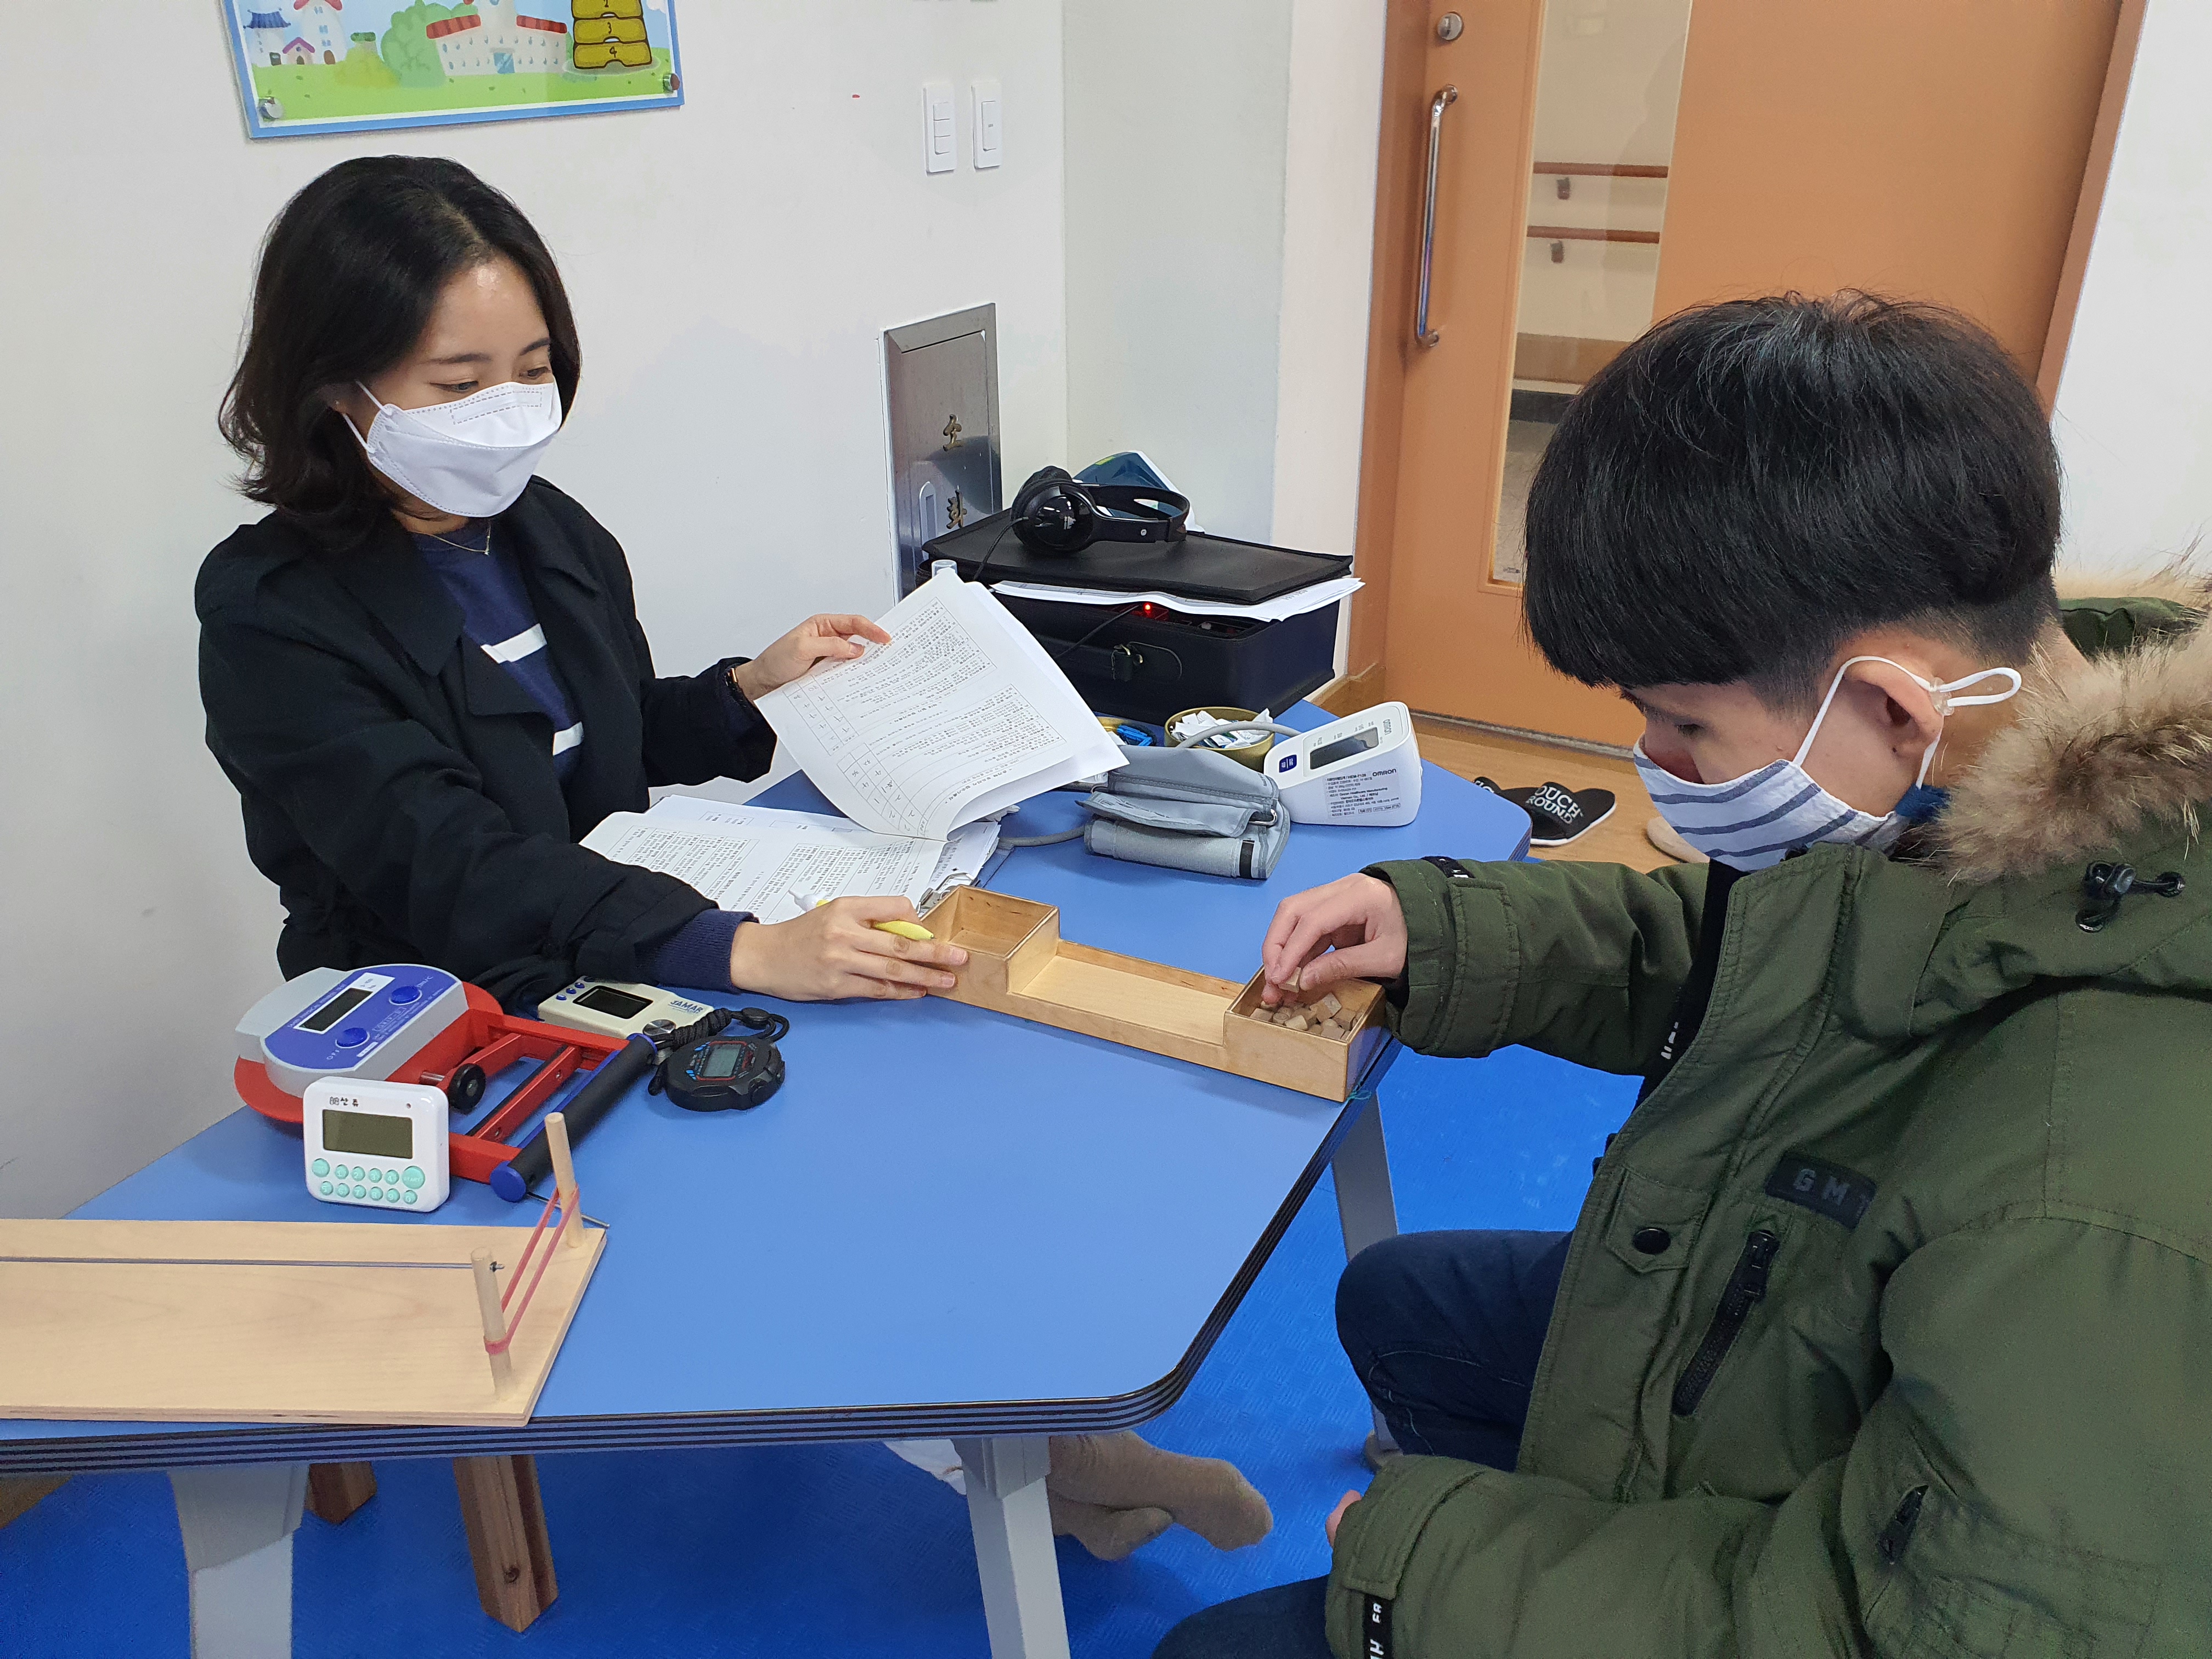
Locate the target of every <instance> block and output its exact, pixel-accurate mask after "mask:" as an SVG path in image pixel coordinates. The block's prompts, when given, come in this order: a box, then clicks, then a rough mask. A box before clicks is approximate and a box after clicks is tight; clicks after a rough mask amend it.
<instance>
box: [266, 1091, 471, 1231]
mask: <svg viewBox="0 0 2212 1659" xmlns="http://www.w3.org/2000/svg"><path fill="white" fill-rule="evenodd" d="M300 1104H301V1120H300V1129H301V1141H302V1143H303V1150H304V1152H305V1155H306V1158H307V1193H308V1195H309V1196H310V1197H313V1198H319V1199H320V1200H322V1201H323V1202H324V1203H325V1204H358V1205H361V1206H363V1207H364V1208H367V1209H372V1210H397V1211H398V1212H401V1213H403V1214H407V1213H414V1214H420V1213H421V1212H423V1211H425V1210H435V1209H436V1208H437V1207H438V1206H440V1205H441V1204H443V1203H444V1202H445V1201H446V1195H447V1193H448V1192H449V1191H451V1189H452V1173H451V1170H450V1166H449V1165H448V1164H447V1139H446V1116H447V1112H448V1111H449V1110H451V1108H450V1107H449V1106H448V1105H447V1101H446V1095H445V1091H443V1090H442V1089H435V1088H433V1087H431V1086H430V1085H428V1084H427V1083H364V1082H362V1081H361V1080H360V1079H356V1078H348V1077H319V1078H317V1079H315V1080H314V1081H313V1082H312V1083H310V1084H309V1085H307V1088H306V1089H305V1090H303V1091H301V1098H300Z"/></svg>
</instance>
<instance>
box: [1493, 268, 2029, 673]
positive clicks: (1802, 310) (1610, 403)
mask: <svg viewBox="0 0 2212 1659" xmlns="http://www.w3.org/2000/svg"><path fill="white" fill-rule="evenodd" d="M2058 513H2059V493H2058V456H2057V449H2056V447H2054V445H2053V444H2052V442H2051V427H2050V422H2048V421H2047V420H2045V417H2044V413H2043V410H2042V408H2041V406H2040V405H2039V404H2038V402H2037V401H2036V396H2035V393H2034V392H2033V390H2031V389H2030V388H2029V386H2028V385H2027V382H2026V381H2025V380H2022V379H2021V374H2020V372H2019V370H2018V369H2017V368H2015V367H2014V366H2013V362H2012V360H2011V359H2010V358H2009V357H2008V356H2006V355H2005V352H2004V349H2003V348H2002V346H2000V345H1999V344H1998V343H1996V341H1995V340H1994V339H1992V338H1991V337H1990V336H1989V334H1988V333H1987V332H1985V331H1984V330H1983V329H1981V328H1980V327H1978V325H1975V324H1973V323H1972V322H1970V321H1968V320H1967V319H1966V318H1964V317H1961V316H1960V315H1959V314H1958V313H1955V312H1951V311H1947V310H1944V309H1943V308H1942V307H1938V306H1931V305H1919V304H1911V303H1905V302H1900V301H1890V300H1883V299H1879V298H1875V297H1873V296H1869V295H1860V294H1844V295H1836V296H1834V297H1832V298H1826V299H1808V298H1806V297H1805V296H1804V295H1796V294H1787V295H1779V296H1777V297H1773V298H1769V299H1760V300H1736V301H1729V302H1727V303H1725V304H1721V305H1715V306H1708V307H1703V308H1701V309H1699V310H1695V311H1687V312H1684V313H1680V315H1678V316H1675V317H1672V318H1669V319H1668V320H1667V321H1665V322H1663V323H1661V324H1660V325H1658V326H1657V327H1656V328H1654V329H1652V330H1651V331H1650V332H1649V333H1648V334H1646V335H1644V337H1643V338H1641V339H1639V340H1638V341H1636V342H1635V343H1633V344H1632V345H1631V346H1629V347H1628V348H1627V349H1626V350H1625V351H1623V352H1622V353H1621V354H1620V356H1618V357H1616V358H1614V359H1613V362H1610V363H1609V364H1607V366H1606V367H1605V368H1603V369H1602V370H1601V371H1600V372H1599V373H1598V374H1596V375H1595V377H1593V378H1592V379H1591V380H1590V382H1589V385H1588V386H1584V387H1583V390H1582V391H1581V392H1579V393H1578V394H1577V396H1576V397H1575V398H1574V400H1573V401H1572V402H1571V404H1568V406H1567V410H1566V413H1565V416H1564V417H1563V418H1562V419H1561V420H1560V422H1559V430H1558V432H1557V433H1556V434H1555V435H1553V439H1552V441H1551V445H1550V447H1548V448H1547V450H1546V451H1545V453H1544V458H1543V460H1542V462H1541V465H1539V466H1538V467H1537V469H1536V477H1535V479H1534V483H1533V484H1532V485H1531V487H1530V489H1529V493H1528V583H1527V587H1526V589H1525V592H1524V604H1525V611H1526V615H1527V617H1528V630H1529V632H1530V634H1531V635H1533V636H1534V639H1535V641H1536V645H1537V647H1538V648H1539V649H1540V650H1541V651H1542V652H1543V653H1544V656H1545V658H1546V659H1547V661H1549V662H1550V663H1551V665H1553V667H1554V668H1557V669H1558V670H1559V671H1560V672H1562V673H1564V674H1568V675H1571V676H1572V677H1573V678H1576V679H1578V680H1581V681H1582V682H1583V683H1584V684H1589V685H1616V686H1655V685H1682V684H1697V685H1711V684H1726V683H1729V682H1732V681H1737V680H1741V681H1747V682H1748V683H1749V684H1750V686H1751V688H1752V690H1753V691H1754V692H1755V693H1756V694H1757V695H1758V696H1759V698H1760V699H1761V700H1762V701H1763V702H1765V703H1767V704H1768V706H1769V707H1771V708H1783V709H1793V710H1794V709H1800V708H1805V707H1807V706H1809V705H1810V704H1812V703H1814V702H1817V701H1818V700H1819V698H1820V693H1821V691H1822V690H1824V689H1825V686H1824V682H1825V678H1826V668H1827V665H1828V663H1829V661H1830V660H1831V659H1832V656H1833V655H1834V653H1835V651H1836V648H1837V647H1838V646H1839V645H1841V644H1842V643H1843V642H1844V641H1845V640H1846V639H1848V638H1850V636H1851V635H1853V634H1856V633H1857V632H1859V631H1860V630H1861V629H1867V628H1873V627H1878V626H1881V625H1882V624H1885V623H1905V624H1909V625H1911V626H1912V627H1914V628H1916V629H1918V630H1920V631H1922V632H1923V633H1929V634H1933V635H1944V636H1948V637H1950V638H1953V639H1955V640H1957V641H1960V643H1961V644H1965V645H1970V646H1972V647H1974V648H1975V649H1977V650H1979V651H1981V652H1983V653H1986V654H1987V655H1988V657H1989V658H1990V660H1991V661H1992V662H2003V663H2009V664H2015V665H2016V664H2018V663H2020V662H2021V659H2023V658H2024V657H2025V656H2026V655H2027V653H2028V651H2029V649H2030V648H2031V647H2033V645H2034V643H2035V641H2037V639H2038V638H2039V636H2040V635H2041V634H2042V632H2043V630H2044V629H2045V627H2046V626H2047V625H2048V624H2049V623H2050V622H2051V619H2052V618H2053V617H2055V616H2056V615H2057V594H2056V592H2055V591H2054V589H2053V587H2052V583H2051V568H2052V564H2053V562H2054V560H2055V557H2056V554H2057V542H2058Z"/></svg>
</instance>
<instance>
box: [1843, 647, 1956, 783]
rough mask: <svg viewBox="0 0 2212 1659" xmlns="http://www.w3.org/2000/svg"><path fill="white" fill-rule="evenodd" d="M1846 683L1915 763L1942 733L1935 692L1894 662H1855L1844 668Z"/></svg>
mask: <svg viewBox="0 0 2212 1659" xmlns="http://www.w3.org/2000/svg"><path fill="white" fill-rule="evenodd" d="M1854 682H1856V684H1854ZM1844 685H1845V687H1846V688H1849V689H1851V690H1856V691H1857V693H1858V695H1859V696H1860V698H1862V699H1863V700H1864V701H1863V705H1862V706H1863V707H1867V708H1868V712H1869V713H1870V714H1873V715H1874V716H1875V719H1876V720H1878V721H1879V722H1880V723H1881V727H1882V730H1883V732H1884V733H1885V735H1886V736H1887V738H1888V740H1889V745H1890V748H1891V750H1893V752H1894V753H1896V754H1897V755H1898V756H1899V757H1902V758H1905V759H1909V760H1911V762H1912V763H1913V764H1914V765H1915V766H1917V765H1918V764H1919V763H1920V757H1921V755H1922V754H1923V753H1924V752H1925V751H1926V750H1927V748H1928V745H1929V744H1931V743H1934V742H1935V741H1936V738H1939V737H1941V736H1942V732H1943V717H1942V714H1939V713H1938V712H1937V711H1936V697H1935V694H1934V693H1933V692H1931V691H1929V689H1928V688H1927V687H1926V686H1924V685H1923V684H1921V683H1920V682H1919V681H1918V680H1917V679H1915V678H1913V677H1912V676H1911V674H1908V673H1907V672H1905V670H1903V669H1902V668H1899V667H1898V666H1897V665H1895V664H1893V663H1887V662H1860V663H1853V664H1852V665H1850V667H1849V668H1848V669H1846V670H1844Z"/></svg>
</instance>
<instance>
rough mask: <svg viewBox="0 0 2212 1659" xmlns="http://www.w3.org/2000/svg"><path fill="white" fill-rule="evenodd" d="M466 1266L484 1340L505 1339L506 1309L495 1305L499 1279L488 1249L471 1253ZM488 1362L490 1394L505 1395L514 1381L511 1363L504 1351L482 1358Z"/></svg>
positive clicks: (499, 1340) (496, 1340) (497, 1298)
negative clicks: (473, 1280)
mask: <svg viewBox="0 0 2212 1659" xmlns="http://www.w3.org/2000/svg"><path fill="white" fill-rule="evenodd" d="M469 1266H470V1267H471V1269H472V1270H473V1271H472V1274H471V1276H472V1277H473V1278H474V1279H476V1282H477V1312H479V1313H481V1314H482V1315H483V1330H484V1340H485V1341H487V1342H504V1341H506V1340H507V1310H505V1309H503V1308H501V1306H500V1305H499V1279H498V1278H497V1277H496V1276H495V1274H494V1273H493V1272H492V1270H491V1252H490V1251H489V1250H471V1251H470V1252H469ZM485 1358H488V1359H489V1360H490V1361H491V1384H492V1389H493V1390H494V1392H495V1393H499V1394H505V1393H506V1392H507V1389H508V1388H509V1387H510V1386H511V1385H512V1384H513V1381H514V1364H513V1361H512V1360H511V1359H510V1358H508V1357H507V1350H506V1349H504V1348H501V1349H500V1350H499V1351H498V1352H496V1353H490V1354H487V1355H486V1356H485Z"/></svg>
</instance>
